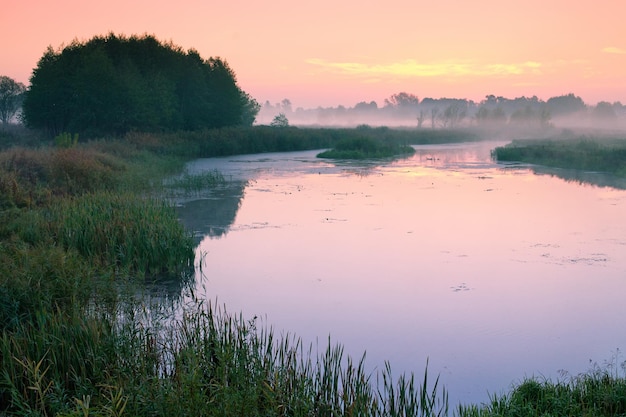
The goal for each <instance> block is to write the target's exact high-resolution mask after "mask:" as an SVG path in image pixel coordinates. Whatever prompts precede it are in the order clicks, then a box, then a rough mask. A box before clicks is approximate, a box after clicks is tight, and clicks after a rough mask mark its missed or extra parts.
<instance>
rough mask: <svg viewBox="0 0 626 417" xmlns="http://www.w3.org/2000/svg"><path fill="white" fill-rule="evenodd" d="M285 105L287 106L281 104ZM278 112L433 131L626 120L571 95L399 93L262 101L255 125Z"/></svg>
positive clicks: (616, 109) (620, 109)
mask: <svg viewBox="0 0 626 417" xmlns="http://www.w3.org/2000/svg"><path fill="white" fill-rule="evenodd" d="M285 103H287V104H288V106H286V105H285ZM278 113H281V114H284V115H285V116H286V117H288V118H289V120H290V122H291V123H292V124H294V125H315V124H319V125H337V126H339V125H354V126H358V125H359V124H371V125H386V126H415V125H417V127H419V128H422V127H431V128H456V127H460V126H470V125H475V126H480V127H487V128H490V127H494V128H502V127H505V126H511V127H516V128H545V127H547V126H550V125H552V124H553V123H563V124H565V125H567V124H568V123H569V124H571V123H572V122H574V123H578V124H582V123H588V124H593V123H594V122H602V123H603V126H606V125H607V122H610V123H619V121H620V119H625V120H626V106H624V105H622V104H621V103H620V102H615V103H608V102H600V103H598V104H597V106H595V107H592V106H587V105H586V104H585V103H584V102H583V100H582V99H581V98H580V97H578V96H575V95H574V94H571V93H570V94H566V95H562V96H556V97H551V98H550V99H548V100H547V101H544V100H541V99H539V98H538V97H537V96H532V97H524V96H522V97H516V98H513V99H511V98H506V97H502V96H495V95H488V96H486V97H485V99H484V100H481V101H480V102H475V101H473V100H468V99H459V98H430V97H426V98H423V99H419V98H418V97H417V96H416V95H414V94H410V93H406V92H401V93H397V94H393V95H391V96H390V97H389V98H387V99H385V100H384V105H383V106H380V107H379V106H378V104H377V103H376V102H375V101H371V102H359V103H357V104H356V105H355V106H354V107H344V106H338V107H328V108H322V107H318V108H315V109H303V108H296V109H295V110H293V109H292V107H291V102H290V101H289V100H288V99H284V100H283V101H282V102H280V103H276V104H275V105H272V104H271V103H270V102H269V101H267V102H265V104H264V105H263V107H262V108H261V111H260V113H259V117H258V119H257V120H258V122H259V123H261V124H269V123H270V121H271V120H272V117H274V116H275V115H276V114H278Z"/></svg>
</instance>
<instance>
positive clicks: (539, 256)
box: [181, 143, 626, 405]
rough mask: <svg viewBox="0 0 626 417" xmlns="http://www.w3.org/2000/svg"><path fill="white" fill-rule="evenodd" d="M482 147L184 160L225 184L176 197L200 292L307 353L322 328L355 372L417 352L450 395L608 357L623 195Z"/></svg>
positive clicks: (408, 364) (613, 347)
mask: <svg viewBox="0 0 626 417" xmlns="http://www.w3.org/2000/svg"><path fill="white" fill-rule="evenodd" d="M495 145H496V144H494V143H472V144H455V145H437V146H416V149H417V153H416V154H415V155H414V156H413V157H411V158H409V159H404V160H400V161H395V162H389V163H385V164H382V165H376V164H374V163H370V164H368V163H363V162H352V163H333V162H331V161H324V160H319V159H317V158H315V155H316V153H317V152H297V153H276V154H263V155H248V156H237V157H229V158H211V159H201V160H197V161H194V162H192V163H190V164H189V166H188V169H189V171H190V172H192V173H193V172H199V171H203V170H214V169H217V170H219V171H221V172H222V173H223V174H224V175H225V176H226V177H227V178H228V179H229V185H228V186H226V187H224V188H223V189H221V190H219V192H217V193H215V194H214V195H211V196H205V197H204V198H198V199H196V200H190V201H187V202H185V204H183V206H182V207H181V215H182V216H183V220H184V221H185V223H186V224H187V225H188V226H189V227H191V228H193V229H194V230H196V231H197V233H198V235H199V238H198V242H199V246H198V259H199V262H200V260H201V262H202V265H203V267H202V274H201V275H202V276H200V274H198V275H199V277H198V292H199V293H202V294H203V295H204V297H206V298H207V299H209V300H217V301H218V303H219V304H223V305H225V306H226V307H227V309H228V310H229V311H230V312H243V314H244V316H245V317H250V318H252V317H254V316H258V317H260V318H261V319H262V320H263V322H264V323H266V324H268V325H271V326H272V327H273V328H274V329H275V331H276V332H277V333H279V334H280V333H287V332H288V333H295V334H296V335H298V336H300V337H302V338H303V339H304V340H305V341H307V342H312V343H314V344H315V343H318V344H319V346H320V349H322V348H324V347H325V345H326V343H327V341H328V337H329V336H330V338H331V339H332V341H333V342H339V343H341V344H343V345H344V346H345V349H346V352H347V353H349V354H350V355H352V356H353V357H360V356H361V354H362V353H363V352H364V351H365V352H366V353H367V356H366V364H368V366H370V368H371V369H381V368H382V367H383V366H384V361H385V360H388V361H389V362H390V363H391V367H392V370H394V371H395V372H396V373H397V375H399V374H400V373H402V372H407V373H408V372H415V373H416V374H417V375H418V379H419V377H421V375H422V374H423V371H424V367H425V365H426V361H427V359H428V360H429V374H440V376H441V382H442V383H443V384H444V385H445V386H446V387H447V389H448V390H449V392H450V399H451V405H454V404H456V403H458V402H462V403H481V402H486V401H488V399H489V394H499V393H504V392H506V391H508V389H509V388H510V386H511V384H512V383H515V382H519V381H520V380H521V379H523V378H524V377H531V376H537V377H546V378H552V379H557V378H558V377H559V375H561V373H560V371H561V370H566V371H568V372H569V373H570V374H576V373H579V372H584V371H587V370H588V369H589V368H590V365H591V364H590V362H598V363H600V364H602V362H603V361H605V360H610V359H611V358H612V357H613V356H614V355H615V354H616V353H617V351H618V350H619V349H623V348H624V347H625V346H626V334H624V332H623V329H624V328H625V327H626V314H625V313H626V308H625V307H624V303H623V297H624V296H623V294H625V293H626V216H625V215H624V214H625V213H626V191H624V190H622V189H619V188H613V187H607V186H595V185H591V184H588V183H586V182H584V181H586V180H588V179H590V180H594V179H595V180H598V181H597V182H598V183H601V184H607V183H609V182H610V180H611V179H610V178H607V177H604V176H601V175H600V174H597V173H596V174H594V173H590V174H588V177H581V175H580V173H576V175H575V176H574V177H571V176H570V177H568V178H572V179H567V180H566V179H562V178H559V177H557V176H555V175H550V174H546V173H539V172H536V171H535V170H533V169H531V167H528V166H519V165H501V164H495V163H494V162H493V161H491V159H490V153H489V151H490V149H492V148H493V147H494V146H495ZM557 173H559V174H560V175H562V176H564V177H567V175H568V174H572V172H570V173H568V172H565V171H563V172H557ZM552 174H554V171H553V172H552ZM617 185H618V186H619V184H617ZM316 341H317V342H316Z"/></svg>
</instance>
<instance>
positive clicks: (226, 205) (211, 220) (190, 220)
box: [177, 181, 247, 244]
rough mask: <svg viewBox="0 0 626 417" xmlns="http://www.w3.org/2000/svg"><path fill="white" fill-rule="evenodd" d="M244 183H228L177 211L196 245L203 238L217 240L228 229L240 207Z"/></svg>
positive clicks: (187, 203)
mask: <svg viewBox="0 0 626 417" xmlns="http://www.w3.org/2000/svg"><path fill="white" fill-rule="evenodd" d="M246 184H247V183H246V182H239V181H237V182H228V183H226V184H225V185H223V186H220V187H218V188H216V189H214V190H211V192H210V193H209V194H207V195H205V196H202V198H197V199H195V200H188V201H186V202H184V203H182V204H181V205H180V206H179V207H178V209H177V211H178V214H179V216H180V218H181V221H182V223H183V225H184V226H185V228H186V229H187V230H190V231H191V232H193V233H194V240H195V242H196V244H199V243H200V241H201V240H202V239H203V238H204V237H205V236H209V237H211V238H219V237H221V236H223V235H225V234H226V233H228V230H229V229H230V226H231V225H232V224H233V222H234V221H235V217H236V216H237V211H238V210H239V206H240V205H241V199H242V198H243V193H244V189H245V187H246Z"/></svg>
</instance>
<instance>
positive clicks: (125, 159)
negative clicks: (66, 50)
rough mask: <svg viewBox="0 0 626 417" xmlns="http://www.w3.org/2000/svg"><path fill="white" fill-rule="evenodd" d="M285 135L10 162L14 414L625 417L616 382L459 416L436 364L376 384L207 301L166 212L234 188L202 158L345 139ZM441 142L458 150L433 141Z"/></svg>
mask: <svg viewBox="0 0 626 417" xmlns="http://www.w3.org/2000/svg"><path fill="white" fill-rule="evenodd" d="M363 131H365V134H363ZM250 132H256V133H258V134H259V135H260V136H261V137H262V139H260V140H259V143H256V144H255V143H253V142H251V138H252V136H251V135H252V133H250ZM280 132H287V133H281V134H280V135H279V134H278V133H277V132H273V131H271V130H267V129H258V130H241V131H237V130H234V129H229V130H223V131H218V132H186V133H181V134H180V136H174V135H171V134H168V135H163V136H159V135H147V134H140V133H133V134H132V135H129V137H127V138H126V139H125V140H99V141H92V142H89V143H86V144H81V143H78V144H77V145H72V146H68V147H66V148H62V149H59V148H54V147H49V146H42V144H41V143H40V144H39V146H38V147H25V146H19V147H18V146H12V147H8V148H6V149H5V150H4V151H2V152H0V192H1V193H0V196H1V197H0V329H2V334H1V336H0V415H15V416H33V415H37V416H88V415H93V416H121V415H129V416H154V415H168V416H169V415H172V416H183V415H193V416H196V415H205V416H235V415H236V416H241V415H245V416H313V415H315V416H340V415H341V416H344V415H345V416H446V415H450V414H451V413H454V414H455V415H458V416H536V415H598V416H605V415H606V416H608V415H611V416H614V415H625V413H626V411H625V404H626V389H625V385H626V383H625V379H624V376H623V374H622V373H620V372H617V371H615V372H613V371H614V370H615V369H616V367H614V368H606V369H604V368H603V369H600V368H597V369H594V370H593V371H591V372H589V373H587V374H584V375H580V376H576V377H572V378H571V379H569V380H565V381H557V382H551V381H537V380H525V381H523V382H522V383H520V384H519V385H518V386H517V387H515V388H513V389H512V391H511V392H510V393H509V394H507V395H504V396H501V397H494V398H492V401H491V402H490V403H489V404H487V405H484V406H477V405H466V406H461V407H459V408H458V409H457V410H453V411H451V410H450V409H449V408H448V401H447V391H446V389H445V387H443V386H441V385H440V383H439V380H438V378H434V379H433V378H432V376H431V375H429V371H428V364H426V368H425V371H424V375H423V377H416V376H415V375H413V374H411V375H406V374H401V375H398V376H396V375H394V374H393V373H392V370H391V367H390V366H389V364H385V365H384V366H383V367H382V368H381V369H380V370H379V371H375V372H367V371H366V369H367V368H369V367H367V366H366V363H365V355H363V356H362V357H360V358H356V359H353V358H351V357H349V356H348V355H346V354H345V353H344V351H343V347H342V346H341V345H340V344H335V343H331V341H330V340H329V341H328V342H327V343H323V344H322V345H321V346H318V345H310V346H305V345H304V343H303V342H302V340H301V339H299V338H297V337H296V336H294V335H290V334H285V333H280V334H277V333H275V332H274V331H273V329H272V328H271V327H269V326H267V325H264V324H262V323H260V322H259V321H258V320H257V319H247V318H245V317H243V316H242V315H232V314H229V313H228V312H227V311H226V309H225V308H221V307H218V306H217V305H211V304H207V303H206V301H203V300H198V299H196V298H195V297H193V291H192V288H193V286H192V285H187V286H186V285H185V283H187V284H191V282H189V281H185V280H188V279H189V274H188V269H189V267H190V266H192V264H193V255H194V254H193V243H192V241H191V236H189V235H188V233H187V232H186V231H185V230H184V229H183V228H182V226H181V225H180V223H179V222H178V220H177V218H176V214H175V211H174V208H173V207H172V206H171V205H170V204H168V203H166V202H164V198H163V197H164V196H168V195H171V193H174V194H176V193H178V192H183V193H194V192H198V191H201V190H202V189H204V188H205V187H214V186H219V185H221V184H222V183H223V181H224V178H222V177H221V175H220V174H219V173H217V172H209V173H205V174H201V175H190V174H188V173H183V174H182V175H178V174H179V173H180V172H181V170H182V167H183V163H184V161H185V158H189V157H191V156H192V155H194V156H209V155H210V154H212V153H228V152H235V151H238V150H241V149H248V150H249V149H261V148H262V149H263V150H284V148H285V147H287V148H290V147H300V146H302V147H304V146H313V145H315V146H317V145H319V144H321V143H331V142H332V143H339V141H340V140H341V138H340V137H339V136H341V135H339V134H338V132H339V129H336V130H332V129H330V130H327V131H325V130H322V129H319V130H317V131H315V130H314V129H310V130H306V131H304V130H298V129H291V128H289V129H280ZM407 132H408V131H407ZM407 132H402V133H390V131H387V130H385V129H370V128H360V129H354V130H349V131H345V132H343V133H344V139H345V136H346V135H347V136H351V135H354V137H363V135H364V136H365V137H368V135H374V134H376V135H380V136H385V135H389V136H393V135H397V136H398V137H401V136H406V135H409V134H412V133H411V132H408V133H407ZM256 133H255V134H256ZM11 135H13V133H11ZM29 135H30V134H29ZM281 135H283V136H281ZM333 135H337V136H333ZM428 135H431V136H428ZM437 135H442V136H437ZM418 136H419V134H418V135H417V136H416V137H415V138H417V137H418ZM427 137H429V138H430V140H448V141H449V140H450V137H451V136H450V134H449V132H448V133H447V136H445V137H444V135H443V134H441V133H433V132H429V133H424V134H423V136H421V139H419V140H426V138H427ZM458 137H465V136H462V135H460V136H458ZM9 139H10V141H11V143H14V142H19V139H17V137H16V136H10V138H9ZM300 139H302V140H303V141H302V142H299V140H300ZM416 140H417V139H416ZM409 143H412V142H409ZM322 147H324V146H322ZM190 149H191V151H190ZM198 150H200V151H202V152H204V153H202V152H201V153H200V154H193V152H195V151H198ZM175 175H178V176H175ZM166 177H172V178H175V179H173V180H171V181H169V182H164V181H163V179H164V178H166ZM164 275H166V276H168V277H169V278H168V279H174V280H177V281H178V282H180V283H181V284H180V286H179V287H178V288H177V290H176V291H178V292H179V293H180V292H181V291H182V290H184V291H186V292H187V293H188V294H189V295H190V297H189V300H190V301H189V302H188V303H186V304H185V305H184V306H180V305H177V304H175V303H173V302H172V303H165V302H163V300H157V301H154V302H152V301H151V300H153V298H151V297H148V296H146V295H147V292H148V291H149V288H148V287H145V286H144V283H145V282H146V279H148V280H150V281H156V280H159V279H161V278H162V277H163V276H164ZM181 288H182V289H181ZM181 309H182V310H181ZM609 370H612V371H610V372H609Z"/></svg>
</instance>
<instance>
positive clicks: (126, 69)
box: [23, 33, 259, 137]
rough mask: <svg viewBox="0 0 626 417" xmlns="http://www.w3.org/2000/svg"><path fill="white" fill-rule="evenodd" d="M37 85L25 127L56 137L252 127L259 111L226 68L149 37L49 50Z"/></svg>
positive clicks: (27, 104) (34, 79)
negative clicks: (133, 131) (40, 130)
mask: <svg viewBox="0 0 626 417" xmlns="http://www.w3.org/2000/svg"><path fill="white" fill-rule="evenodd" d="M30 82H31V85H30V88H29V90H28V91H27V93H26V96H25V99H24V103H23V119H24V122H25V124H26V125H27V126H29V127H32V128H38V129H44V130H45V131H47V132H48V133H49V134H50V135H52V136H55V135H57V134H59V133H62V132H72V133H80V134H81V137H83V136H93V135H107V134H113V135H119V134H124V133H126V132H128V131H132V130H139V131H174V130H197V129H204V128H216V127H225V126H236V125H252V123H253V122H254V119H255V117H256V114H257V112H258V110H259V105H258V103H257V102H256V101H255V100H254V99H252V98H251V97H250V96H249V95H248V94H247V93H245V92H244V91H242V90H241V89H240V88H239V86H238V85H237V81H236V78H235V73H234V72H233V71H232V70H231V69H230V67H229V66H228V64H227V63H226V62H225V61H223V60H221V59H220V58H209V59H207V60H204V59H202V58H201V57H200V55H199V53H198V52H197V51H195V50H193V49H191V50H188V51H184V50H182V49H181V48H180V47H177V46H175V45H173V44H172V43H163V42H160V41H158V40H157V39H156V38H154V37H153V36H149V35H144V36H141V37H138V36H132V37H128V38H127V37H124V36H117V35H115V34H113V33H111V34H109V35H107V36H97V37H94V38H92V39H91V40H89V41H87V42H78V41H74V42H72V43H71V44H70V45H68V46H66V47H64V48H62V49H60V50H54V49H52V48H51V47H49V48H48V49H47V51H46V52H45V53H44V55H43V57H42V58H41V59H40V60H39V62H38V64H37V67H36V68H35V70H34V71H33V74H32V76H31V79H30Z"/></svg>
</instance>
